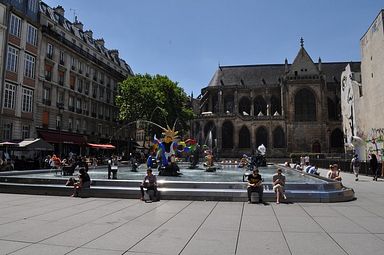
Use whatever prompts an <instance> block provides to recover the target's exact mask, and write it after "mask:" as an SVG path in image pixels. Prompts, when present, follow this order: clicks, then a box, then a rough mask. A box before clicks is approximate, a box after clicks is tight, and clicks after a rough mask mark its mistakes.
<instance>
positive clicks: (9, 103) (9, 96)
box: [3, 83, 16, 109]
mask: <svg viewBox="0 0 384 255" xmlns="http://www.w3.org/2000/svg"><path fill="white" fill-rule="evenodd" d="M3 99H4V100H3V101H4V104H3V106H4V108H8V109H15V100H16V85H13V84H9V83H6V84H5V87H4V98H3Z"/></svg>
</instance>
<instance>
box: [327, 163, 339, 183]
mask: <svg viewBox="0 0 384 255" xmlns="http://www.w3.org/2000/svg"><path fill="white" fill-rule="evenodd" d="M330 167H331V169H330V170H329V171H328V173H327V178H329V179H332V180H335V181H341V176H340V169H339V168H338V165H337V164H333V165H331V166H330Z"/></svg>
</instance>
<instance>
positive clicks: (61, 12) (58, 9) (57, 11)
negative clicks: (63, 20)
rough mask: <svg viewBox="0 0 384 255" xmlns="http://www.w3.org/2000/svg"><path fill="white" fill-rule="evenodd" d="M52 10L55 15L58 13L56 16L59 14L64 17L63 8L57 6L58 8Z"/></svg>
mask: <svg viewBox="0 0 384 255" xmlns="http://www.w3.org/2000/svg"><path fill="white" fill-rule="evenodd" d="M53 10H54V11H55V12H56V13H58V14H60V15H61V16H63V17H64V13H65V10H64V8H63V6H61V5H58V6H56V7H55V8H53Z"/></svg>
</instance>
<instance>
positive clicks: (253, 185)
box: [247, 167, 263, 203]
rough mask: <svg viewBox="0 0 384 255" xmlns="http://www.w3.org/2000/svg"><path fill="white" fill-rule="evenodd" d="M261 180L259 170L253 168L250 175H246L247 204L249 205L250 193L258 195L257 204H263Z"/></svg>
mask: <svg viewBox="0 0 384 255" xmlns="http://www.w3.org/2000/svg"><path fill="white" fill-rule="evenodd" d="M262 182H263V179H262V178H261V175H260V174H259V169H257V167H255V168H254V169H253V172H252V174H250V175H248V188H247V193H248V203H251V202H252V201H251V195H252V192H257V193H259V203H263V185H262Z"/></svg>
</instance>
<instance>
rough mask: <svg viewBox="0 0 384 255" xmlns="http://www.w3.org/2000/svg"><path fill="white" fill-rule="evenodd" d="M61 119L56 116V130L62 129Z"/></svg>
mask: <svg viewBox="0 0 384 255" xmlns="http://www.w3.org/2000/svg"><path fill="white" fill-rule="evenodd" d="M61 118H62V117H61V116H60V115H57V116H56V129H61Z"/></svg>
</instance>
